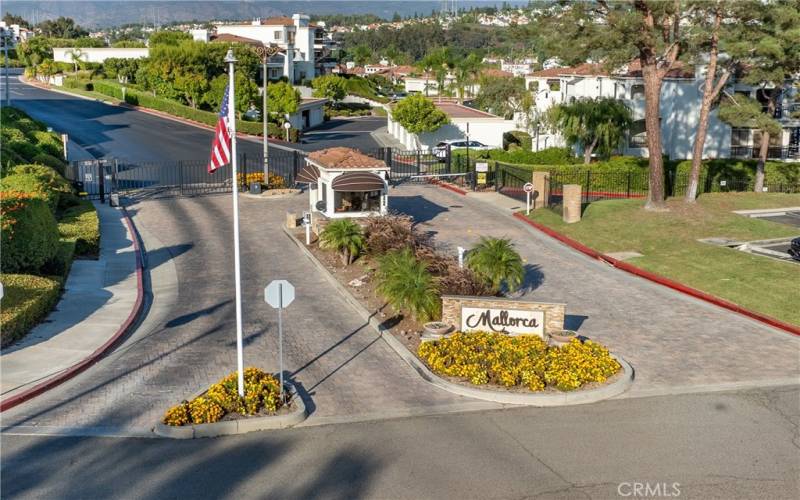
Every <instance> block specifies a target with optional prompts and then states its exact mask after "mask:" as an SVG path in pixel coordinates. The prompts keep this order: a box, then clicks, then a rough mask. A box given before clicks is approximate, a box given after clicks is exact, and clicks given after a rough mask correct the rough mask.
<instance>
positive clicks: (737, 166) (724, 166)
mask: <svg viewBox="0 0 800 500" xmlns="http://www.w3.org/2000/svg"><path fill="white" fill-rule="evenodd" d="M757 163H758V161H757V160H744V159H741V160H740V159H734V158H729V159H721V160H705V161H703V163H702V169H701V171H700V174H701V177H705V178H709V177H710V179H709V181H710V182H711V183H712V184H716V185H718V184H719V181H720V180H722V179H748V180H753V179H754V178H755V174H756V164H757ZM691 169H692V161H691V160H685V161H682V162H680V163H678V164H677V166H676V167H675V170H676V171H677V173H678V174H679V175H688V174H689V173H690V172H691ZM764 177H765V181H766V184H794V185H798V184H800V163H790V162H777V161H768V162H767V163H766V164H765V165H764Z"/></svg>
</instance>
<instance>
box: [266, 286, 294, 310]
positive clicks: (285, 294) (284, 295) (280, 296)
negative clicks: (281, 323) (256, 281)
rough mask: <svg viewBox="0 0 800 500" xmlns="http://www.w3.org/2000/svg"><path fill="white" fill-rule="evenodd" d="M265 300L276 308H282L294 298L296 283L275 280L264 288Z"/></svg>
mask: <svg viewBox="0 0 800 500" xmlns="http://www.w3.org/2000/svg"><path fill="white" fill-rule="evenodd" d="M264 300H265V301H266V302H267V304H269V305H271V306H272V307H273V308H274V309H281V308H284V307H286V306H288V305H289V304H291V303H292V301H293V300H294V285H292V284H291V283H289V282H288V281H286V280H274V281H272V282H271V283H270V284H269V285H267V286H266V288H264Z"/></svg>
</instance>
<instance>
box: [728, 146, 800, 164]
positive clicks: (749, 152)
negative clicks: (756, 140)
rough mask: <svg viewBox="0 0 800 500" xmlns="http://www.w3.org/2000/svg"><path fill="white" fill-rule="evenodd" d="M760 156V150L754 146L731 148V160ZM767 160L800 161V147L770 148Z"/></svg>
mask: <svg viewBox="0 0 800 500" xmlns="http://www.w3.org/2000/svg"><path fill="white" fill-rule="evenodd" d="M758 155H759V148H758V147H753V146H731V153H730V156H731V158H743V159H756V158H758ZM767 159H769V160H790V161H800V145H794V146H784V147H781V146H770V147H769V148H768V149H767Z"/></svg>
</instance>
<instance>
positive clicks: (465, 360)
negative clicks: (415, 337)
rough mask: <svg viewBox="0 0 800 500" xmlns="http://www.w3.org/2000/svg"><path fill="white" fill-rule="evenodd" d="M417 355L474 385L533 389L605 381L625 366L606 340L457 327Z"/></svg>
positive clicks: (563, 388) (566, 387) (435, 368)
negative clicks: (551, 340)
mask: <svg viewBox="0 0 800 500" xmlns="http://www.w3.org/2000/svg"><path fill="white" fill-rule="evenodd" d="M418 354H419V357H420V358H421V359H422V360H423V361H424V362H425V363H426V364H427V365H428V367H430V368H431V370H433V371H434V372H436V373H438V374H441V375H447V376H450V377H457V378H462V379H466V380H468V381H469V382H471V383H473V384H475V385H483V384H493V385H500V386H504V387H525V388H527V389H529V390H531V391H541V390H544V389H545V388H546V387H554V388H555V389H558V390H561V391H571V390H574V389H578V388H580V387H581V386H582V385H584V384H587V383H591V382H597V383H602V382H605V381H606V380H607V379H608V378H609V377H610V376H612V375H614V374H615V373H617V372H618V371H619V370H620V364H619V363H618V362H617V360H615V359H614V358H613V357H611V355H610V354H609V352H608V349H606V348H605V347H604V346H603V345H601V344H598V343H596V342H593V341H591V340H586V341H584V342H581V341H580V340H578V339H573V340H572V341H570V342H569V343H568V344H565V345H563V346H561V347H553V346H549V345H547V343H546V342H545V341H544V340H543V339H542V338H540V337H538V336H535V335H524V336H518V337H510V336H508V335H504V334H500V333H487V332H472V333H462V332H457V333H455V334H453V335H452V336H450V337H448V338H444V339H441V340H438V341H434V342H423V343H422V344H420V346H419V350H418Z"/></svg>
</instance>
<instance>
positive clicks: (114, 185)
mask: <svg viewBox="0 0 800 500" xmlns="http://www.w3.org/2000/svg"><path fill="white" fill-rule="evenodd" d="M118 173H119V160H117V159H116V158H114V170H112V171H111V192H112V193H118V192H119V186H118V185H117V174H118Z"/></svg>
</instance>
